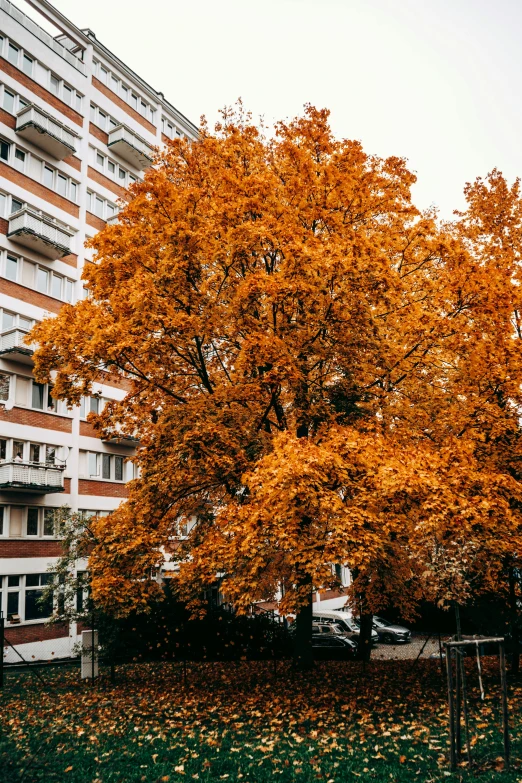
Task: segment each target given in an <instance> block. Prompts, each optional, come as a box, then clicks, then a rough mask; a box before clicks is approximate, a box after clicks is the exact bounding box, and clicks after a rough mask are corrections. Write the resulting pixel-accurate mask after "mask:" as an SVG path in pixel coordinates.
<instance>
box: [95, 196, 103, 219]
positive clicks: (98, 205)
mask: <svg viewBox="0 0 522 783" xmlns="http://www.w3.org/2000/svg"><path fill="white" fill-rule="evenodd" d="M94 213H95V214H96V215H98V217H101V218H102V217H103V199H101V198H100V197H99V196H96V199H95V201H94Z"/></svg>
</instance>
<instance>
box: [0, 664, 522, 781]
mask: <svg viewBox="0 0 522 783" xmlns="http://www.w3.org/2000/svg"><path fill="white" fill-rule="evenodd" d="M486 669H487V674H486V689H487V697H486V701H485V702H483V703H482V702H480V701H479V700H478V698H477V696H478V694H477V692H476V691H475V690H473V691H472V693H471V700H470V701H471V707H472V716H471V717H472V721H471V737H472V741H473V743H474V745H473V753H474V756H475V758H476V759H477V760H479V761H480V766H479V767H476V768H473V769H469V768H467V767H466V766H465V765H464V766H462V767H460V768H459V770H458V772H457V773H456V774H454V775H450V774H449V767H448V763H447V739H448V737H447V707H446V701H445V698H446V693H445V683H444V681H443V680H442V678H441V676H440V671H439V669H438V667H437V665H436V664H435V663H434V662H421V664H420V665H419V667H415V668H412V664H411V662H407V663H406V662H374V663H372V664H371V665H370V666H369V667H368V668H367V670H366V672H363V670H362V668H361V665H360V664H355V663H323V664H319V665H318V667H317V669H316V670H315V671H314V672H312V673H311V674H309V675H299V674H296V673H294V672H292V670H291V669H290V667H289V666H288V665H286V664H285V665H284V666H283V665H280V667H279V671H278V673H277V675H276V676H274V674H273V672H272V669H271V666H270V665H268V664H265V663H246V662H244V663H243V662H242V663H228V664H225V663H219V664H191V665H189V668H188V678H187V683H186V685H184V684H183V682H182V681H181V678H180V669H179V667H178V666H177V665H170V664H141V665H135V666H127V667H124V668H122V669H120V670H119V671H118V673H117V676H118V682H117V684H116V685H114V686H111V684H110V683H109V681H108V678H107V677H106V676H103V677H102V678H101V681H100V682H99V683H98V684H97V685H96V687H95V688H94V689H93V688H92V687H91V685H90V684H89V683H87V682H81V681H80V679H79V671H78V670H77V669H69V670H67V671H64V670H58V669H55V670H46V671H44V672H43V673H42V676H43V677H44V679H45V681H46V684H45V686H44V685H42V684H41V683H40V682H39V681H38V680H37V679H36V678H35V676H34V673H33V674H31V673H30V672H24V673H19V674H17V673H14V672H10V673H9V674H8V676H7V681H6V685H5V688H4V692H3V694H2V695H1V696H0V781H1V783H15V781H23V782H24V783H32V781H45V783H51V782H52V781H69V782H70V783H95V782H96V783H113V781H114V782H116V781H118V783H138V782H140V783H142V782H146V783H148V782H149V781H154V782H155V781H192V780H199V781H203V783H206V782H207V781H208V782H210V781H212V782H213V781H228V782H229V783H232V781H233V782H234V783H235V782H236V781H241V783H246V782H247V781H251V782H252V783H258V782H260V781H263V782H264V781H272V780H274V781H281V783H286V782H287V781H299V782H300V783H312V781H313V783H317V781H324V783H346V781H355V780H357V779H358V778H360V779H361V780H363V781H364V780H367V781H382V782H383V783H384V781H396V782H397V783H408V781H426V782H427V781H433V782H434V781H449V783H453V782H454V781H462V782H463V783H464V782H466V783H467V782H468V781H469V783H471V781H483V782H484V783H490V782H491V781H497V780H498V781H504V782H505V783H515V781H517V782H522V768H521V767H520V764H519V759H522V716H521V709H520V708H521V706H522V681H521V682H511V683H510V720H511V730H512V734H513V743H512V744H513V748H512V750H513V756H514V768H513V769H512V770H511V771H510V772H509V773H505V772H503V771H502V764H501V762H500V761H499V760H498V759H500V757H501V753H502V745H501V732H500V716H499V703H498V682H497V681H498V676H497V673H496V671H495V670H494V669H493V662H492V663H490V664H486ZM475 680H476V676H475V675H474V673H473V670H472V669H470V671H469V682H470V684H473V685H476V682H475ZM496 759H497V760H496Z"/></svg>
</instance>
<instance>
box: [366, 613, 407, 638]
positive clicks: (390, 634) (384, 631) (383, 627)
mask: <svg viewBox="0 0 522 783" xmlns="http://www.w3.org/2000/svg"><path fill="white" fill-rule="evenodd" d="M373 627H374V629H375V630H376V631H377V634H378V636H379V641H380V642H383V643H384V644H407V643H408V642H411V631H410V630H409V629H408V628H405V627H404V626H403V625H395V624H394V623H389V622H388V620H385V619H384V617H377V615H374V617H373Z"/></svg>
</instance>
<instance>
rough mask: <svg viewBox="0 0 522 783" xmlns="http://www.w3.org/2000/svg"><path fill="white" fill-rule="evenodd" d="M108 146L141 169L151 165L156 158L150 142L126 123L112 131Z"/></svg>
mask: <svg viewBox="0 0 522 783" xmlns="http://www.w3.org/2000/svg"><path fill="white" fill-rule="evenodd" d="M108 146H109V147H110V148H111V149H112V150H113V151H114V152H117V153H118V155H119V156H120V157H122V158H123V159H124V160H126V161H128V162H129V163H132V164H133V165H134V166H136V168H138V169H140V170H141V169H146V168H147V166H150V165H151V164H152V161H153V159H154V151H153V149H152V147H151V146H150V144H147V142H146V141H145V139H142V138H141V136H138V134H137V133H134V131H132V130H131V129H130V128H127V126H126V125H117V126H116V128H113V130H111V131H110V133H109V143H108Z"/></svg>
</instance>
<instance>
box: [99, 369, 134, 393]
mask: <svg viewBox="0 0 522 783" xmlns="http://www.w3.org/2000/svg"><path fill="white" fill-rule="evenodd" d="M100 383H104V384H105V385H106V386H112V388H113V389H123V390H124V391H132V389H133V382H132V381H131V380H130V379H129V378H120V377H119V376H117V375H111V374H109V373H107V374H104V375H103V377H102V378H100Z"/></svg>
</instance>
